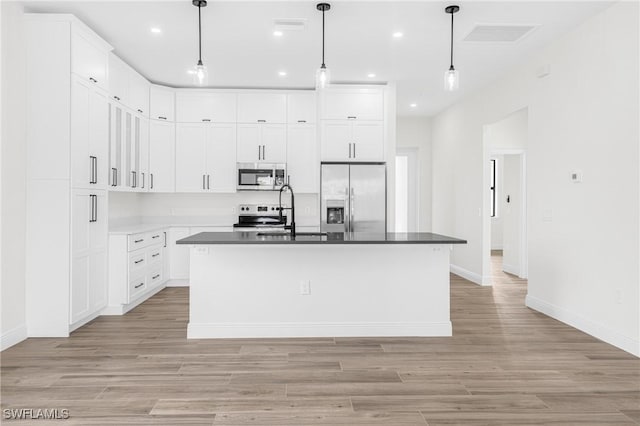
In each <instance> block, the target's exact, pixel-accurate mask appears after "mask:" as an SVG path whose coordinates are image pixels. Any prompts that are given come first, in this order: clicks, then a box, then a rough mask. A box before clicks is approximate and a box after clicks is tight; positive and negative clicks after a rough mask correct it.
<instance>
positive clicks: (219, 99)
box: [176, 92, 236, 123]
mask: <svg viewBox="0 0 640 426" xmlns="http://www.w3.org/2000/svg"><path fill="white" fill-rule="evenodd" d="M176 121H177V122H179V123H203V122H204V123H235V122H236V95H235V94H233V93H189V92H178V93H176Z"/></svg>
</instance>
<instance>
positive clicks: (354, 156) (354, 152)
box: [353, 142, 356, 158]
mask: <svg viewBox="0 0 640 426" xmlns="http://www.w3.org/2000/svg"><path fill="white" fill-rule="evenodd" d="M353 158H356V143H355V142H354V143H353Z"/></svg>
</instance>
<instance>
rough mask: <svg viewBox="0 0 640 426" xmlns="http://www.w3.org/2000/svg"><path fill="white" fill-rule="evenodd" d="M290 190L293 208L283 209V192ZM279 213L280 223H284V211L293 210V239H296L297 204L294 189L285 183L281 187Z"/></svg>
mask: <svg viewBox="0 0 640 426" xmlns="http://www.w3.org/2000/svg"><path fill="white" fill-rule="evenodd" d="M285 189H289V192H291V207H282V191H284V190H285ZM278 205H279V208H278V212H279V213H280V221H282V210H291V238H295V237H296V204H295V201H294V196H293V188H292V187H291V185H289V184H288V183H285V184H284V185H282V187H280V194H279V195H278Z"/></svg>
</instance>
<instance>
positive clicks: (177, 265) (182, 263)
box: [167, 228, 190, 280]
mask: <svg viewBox="0 0 640 426" xmlns="http://www.w3.org/2000/svg"><path fill="white" fill-rule="evenodd" d="M189 235H190V233H189V228H171V229H170V230H169V235H168V238H169V241H168V243H167V245H168V249H169V278H170V279H172V280H185V279H189V246H184V245H180V246H179V245H177V244H176V241H178V240H181V239H183V238H187V237H188V236H189Z"/></svg>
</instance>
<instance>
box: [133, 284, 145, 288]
mask: <svg viewBox="0 0 640 426" xmlns="http://www.w3.org/2000/svg"><path fill="white" fill-rule="evenodd" d="M143 285H144V283H140V284H138V285H136V286H134V287H133V288H140V287H142V286H143Z"/></svg>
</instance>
